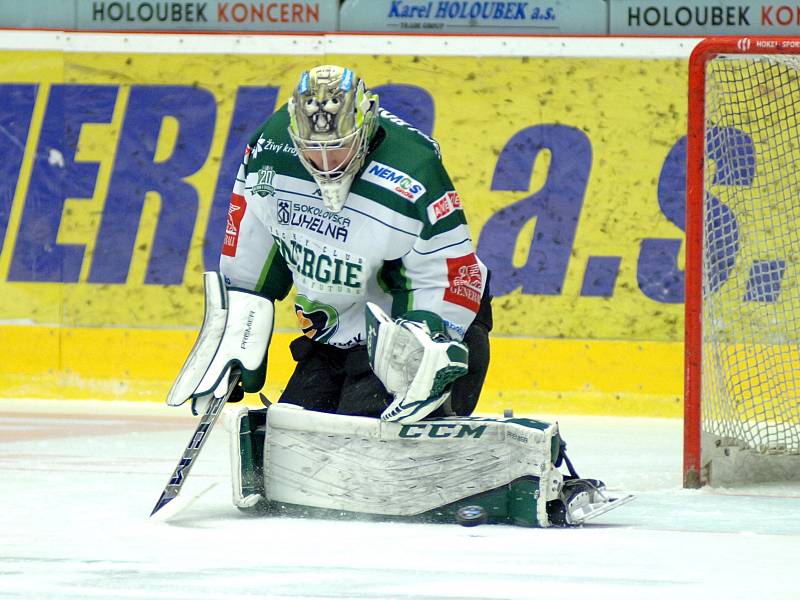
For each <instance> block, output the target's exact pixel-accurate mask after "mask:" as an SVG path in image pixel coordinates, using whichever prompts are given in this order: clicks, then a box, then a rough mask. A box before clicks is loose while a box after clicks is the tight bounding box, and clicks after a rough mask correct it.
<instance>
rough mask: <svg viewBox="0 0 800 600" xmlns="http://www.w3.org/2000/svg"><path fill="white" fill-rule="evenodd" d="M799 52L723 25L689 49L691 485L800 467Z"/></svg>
mask: <svg viewBox="0 0 800 600" xmlns="http://www.w3.org/2000/svg"><path fill="white" fill-rule="evenodd" d="M798 55H800V38H775V37H763V38H759V37H714V38H709V39H706V40H703V41H702V42H701V43H699V44H698V45H697V47H696V48H695V49H694V51H693V52H692V55H691V58H690V61H689V114H688V141H687V180H686V279H685V283H686V285H685V291H686V296H685V366H684V369H685V371H684V372H685V380H684V402H685V404H684V464H683V481H684V486H685V487H699V486H701V485H704V484H706V483H712V484H714V483H718V484H721V485H727V484H735V483H751V482H757V481H773V480H786V479H793V478H794V479H795V480H800V397H798V394H799V393H800V390H799V389H798V388H799V387H800V358H798V350H797V346H798V345H800V333H799V332H798V330H799V329H800V312H799V313H798V319H797V321H795V320H794V310H795V309H797V310H800V308H798V306H800V303H799V302H798V299H800V293H798V289H797V288H798V283H797V281H798V280H800V267H799V265H798V257H800V239H799V237H798V233H797V231H798V230H800V216H798V213H800V56H798ZM795 163H797V164H798V168H794V164H795ZM715 479H716V481H715ZM734 480H735V481H734Z"/></svg>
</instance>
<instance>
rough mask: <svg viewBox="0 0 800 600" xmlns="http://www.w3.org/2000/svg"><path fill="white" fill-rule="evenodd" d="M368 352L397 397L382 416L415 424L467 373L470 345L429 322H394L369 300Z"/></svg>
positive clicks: (377, 370)
mask: <svg viewBox="0 0 800 600" xmlns="http://www.w3.org/2000/svg"><path fill="white" fill-rule="evenodd" d="M366 319H367V352H368V353H369V363H370V366H371V367H372V370H373V371H374V372H375V375H377V377H378V379H380V380H381V383H383V385H384V387H386V390H387V391H388V392H389V393H390V394H392V395H393V396H394V400H393V402H392V403H391V404H390V405H389V406H388V407H387V408H386V410H384V411H383V413H382V414H381V419H383V420H384V421H397V422H399V423H414V422H416V421H419V420H420V419H423V418H425V417H426V416H428V415H429V414H430V413H432V412H433V411H434V410H436V409H437V408H439V407H440V406H441V405H442V404H444V403H445V402H446V401H447V399H448V398H449V397H450V389H451V387H452V384H453V382H454V381H455V380H456V379H458V378H459V377H461V376H462V375H464V374H466V372H467V358H468V352H467V347H466V346H464V344H462V343H460V342H454V341H452V340H450V339H449V338H448V337H447V335H446V334H443V333H442V334H431V332H430V329H429V328H428V326H427V324H425V323H419V322H416V321H407V320H405V319H396V320H392V319H391V318H389V316H388V315H386V313H384V312H383V310H382V309H381V308H380V307H379V306H377V305H375V304H372V303H371V302H367V309H366Z"/></svg>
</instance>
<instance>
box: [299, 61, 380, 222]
mask: <svg viewBox="0 0 800 600" xmlns="http://www.w3.org/2000/svg"><path fill="white" fill-rule="evenodd" d="M288 110H289V136H290V137H291V139H292V143H293V144H294V146H295V148H296V149H297V156H298V158H299V159H300V162H301V163H302V164H303V166H304V167H305V168H306V170H307V171H308V172H309V173H310V174H311V175H312V177H314V179H315V181H316V182H317V184H318V185H319V186H320V191H321V192H322V196H323V201H324V203H325V207H326V208H328V209H330V210H333V211H336V212H338V211H339V210H341V209H342V206H344V203H345V201H346V200H347V195H348V193H349V190H350V185H351V184H352V182H353V178H354V176H355V174H356V173H357V172H358V170H359V169H361V167H362V166H363V164H364V159H365V158H366V155H367V150H368V148H369V142H370V140H371V139H372V136H373V134H374V133H375V129H376V128H377V120H378V96H377V95H375V94H371V93H369V92H368V91H367V88H366V86H365V84H364V82H363V81H362V80H361V79H360V78H359V77H358V76H357V75H356V74H355V73H354V72H353V71H352V70H350V69H346V68H343V67H339V66H336V65H321V66H318V67H314V68H313V69H311V70H310V71H306V72H305V73H303V75H302V76H301V78H300V83H299V84H298V85H297V87H296V88H295V90H294V93H293V94H292V97H291V99H290V100H289V104H288Z"/></svg>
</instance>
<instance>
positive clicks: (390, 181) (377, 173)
mask: <svg viewBox="0 0 800 600" xmlns="http://www.w3.org/2000/svg"><path fill="white" fill-rule="evenodd" d="M361 179H363V180H364V181H369V182H370V183H374V184H375V185H378V186H380V187H382V188H384V189H387V190H389V191H390V192H394V193H395V194H397V195H398V196H402V197H403V198H405V199H406V200H411V201H412V202H415V201H416V200H418V199H419V198H420V196H422V194H424V193H425V186H424V185H422V184H421V183H420V182H419V181H417V180H416V179H414V178H413V177H411V176H410V175H408V174H407V173H403V172H402V171H399V170H397V169H395V168H393V167H390V166H389V165H385V164H383V163H379V162H377V161H375V160H373V161H372V162H371V163H369V166H368V167H367V169H366V171H365V172H364V174H363V175H362V176H361Z"/></svg>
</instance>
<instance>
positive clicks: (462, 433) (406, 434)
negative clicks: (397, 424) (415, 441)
mask: <svg viewBox="0 0 800 600" xmlns="http://www.w3.org/2000/svg"><path fill="white" fill-rule="evenodd" d="M484 431H486V425H478V426H476V427H471V426H469V425H466V424H464V423H433V424H431V425H421V424H419V423H414V424H412V425H403V426H402V427H401V428H400V433H399V436H400V437H401V438H421V437H429V438H439V439H442V438H463V437H473V438H479V437H481V436H482V435H483V432H484Z"/></svg>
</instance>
